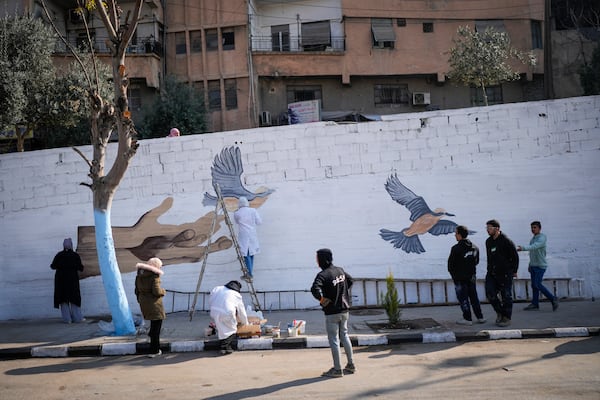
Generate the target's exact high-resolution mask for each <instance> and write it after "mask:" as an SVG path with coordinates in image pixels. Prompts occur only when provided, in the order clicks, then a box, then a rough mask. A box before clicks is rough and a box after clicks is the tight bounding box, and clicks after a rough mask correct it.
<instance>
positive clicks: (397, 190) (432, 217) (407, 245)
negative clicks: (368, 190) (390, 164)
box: [379, 174, 475, 254]
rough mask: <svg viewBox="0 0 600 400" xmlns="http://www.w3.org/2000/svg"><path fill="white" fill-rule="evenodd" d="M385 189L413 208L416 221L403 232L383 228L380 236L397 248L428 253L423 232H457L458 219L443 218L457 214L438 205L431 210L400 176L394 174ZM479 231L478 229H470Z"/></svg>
mask: <svg viewBox="0 0 600 400" xmlns="http://www.w3.org/2000/svg"><path fill="white" fill-rule="evenodd" d="M385 190H387V192H388V193H389V195H390V197H391V198H392V200H394V201H395V202H397V203H398V204H401V205H403V206H404V207H406V208H407V209H408V211H410V220H411V222H412V224H411V225H410V226H409V227H408V228H404V229H402V231H400V232H395V231H390V230H388V229H381V230H380V231H379V235H380V236H381V237H382V238H383V239H384V240H387V241H389V242H391V243H392V244H393V245H394V247H395V248H397V249H402V250H404V251H405V252H406V253H417V254H420V253H424V252H425V248H424V247H423V245H422V244H421V240H419V235H423V234H425V233H430V234H432V235H434V236H439V235H447V234H449V233H454V230H455V229H456V227H457V226H458V225H457V224H456V223H455V222H453V221H449V220H445V219H442V218H444V217H445V216H450V217H453V216H454V214H450V213H448V212H446V210H444V209H443V208H436V209H435V210H433V211H431V209H430V208H429V206H428V205H427V203H426V202H425V200H424V199H423V197H421V196H417V195H416V194H414V193H413V192H412V191H411V190H410V189H409V188H407V187H406V186H404V185H403V184H402V183H401V182H400V180H399V179H398V175H397V174H394V175H390V177H389V178H388V180H387V182H386V184H385ZM469 232H470V233H475V231H469Z"/></svg>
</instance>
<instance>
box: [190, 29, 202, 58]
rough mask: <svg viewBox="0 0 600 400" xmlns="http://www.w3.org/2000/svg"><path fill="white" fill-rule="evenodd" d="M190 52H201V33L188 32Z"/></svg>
mask: <svg viewBox="0 0 600 400" xmlns="http://www.w3.org/2000/svg"><path fill="white" fill-rule="evenodd" d="M190 51H191V52H192V53H200V52H202V31H190Z"/></svg>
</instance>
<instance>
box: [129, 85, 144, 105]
mask: <svg viewBox="0 0 600 400" xmlns="http://www.w3.org/2000/svg"><path fill="white" fill-rule="evenodd" d="M127 100H128V102H129V109H130V110H131V111H139V110H141V109H142V89H141V87H140V85H138V84H130V85H129V87H128V88H127Z"/></svg>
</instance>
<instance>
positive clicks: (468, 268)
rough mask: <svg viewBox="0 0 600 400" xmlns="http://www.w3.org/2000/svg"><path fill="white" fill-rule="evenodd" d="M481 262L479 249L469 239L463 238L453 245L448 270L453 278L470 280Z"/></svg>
mask: <svg viewBox="0 0 600 400" xmlns="http://www.w3.org/2000/svg"><path fill="white" fill-rule="evenodd" d="M477 264H479V249H478V248H477V246H475V245H474V244H473V243H471V241H470V240H469V239H461V240H460V241H459V242H458V243H457V244H455V245H454V246H452V250H450V256H449V257H448V272H450V276H452V280H454V281H455V282H456V281H468V280H471V278H472V277H473V276H474V275H475V270H476V266H477Z"/></svg>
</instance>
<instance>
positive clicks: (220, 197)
mask: <svg viewBox="0 0 600 400" xmlns="http://www.w3.org/2000/svg"><path fill="white" fill-rule="evenodd" d="M213 186H214V188H215V192H216V194H217V204H216V205H215V215H214V218H213V221H212V227H211V229H210V236H209V237H208V241H207V243H206V251H205V252H204V255H203V257H202V268H201V269H200V275H199V276H198V283H197V284H196V293H195V294H194V301H193V302H192V305H191V307H190V309H189V314H190V321H191V320H192V317H193V316H194V310H195V308H196V302H197V301H198V293H199V291H200V284H201V283H202V278H203V277H204V271H205V270H206V261H207V259H208V253H209V250H208V249H209V248H210V245H211V243H212V237H213V235H214V234H215V227H216V225H217V220H218V219H219V209H220V210H221V212H222V213H223V218H224V220H225V224H227V228H229V234H230V235H231V240H232V241H233V247H234V248H235V252H236V254H237V258H238V261H239V263H240V267H241V270H242V273H243V274H244V275H243V279H244V280H245V281H246V284H247V285H248V293H250V299H251V300H252V306H253V308H254V311H262V308H261V306H260V301H259V300H258V296H257V295H256V290H254V283H253V281H252V277H251V276H250V274H249V273H248V268H247V267H246V262H245V260H244V256H243V255H242V252H241V250H240V244H239V242H238V240H237V236H236V234H235V230H234V228H233V223H232V222H231V218H229V213H228V212H227V206H226V205H225V201H224V200H223V195H222V194H221V188H220V186H219V184H215V185H213Z"/></svg>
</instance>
